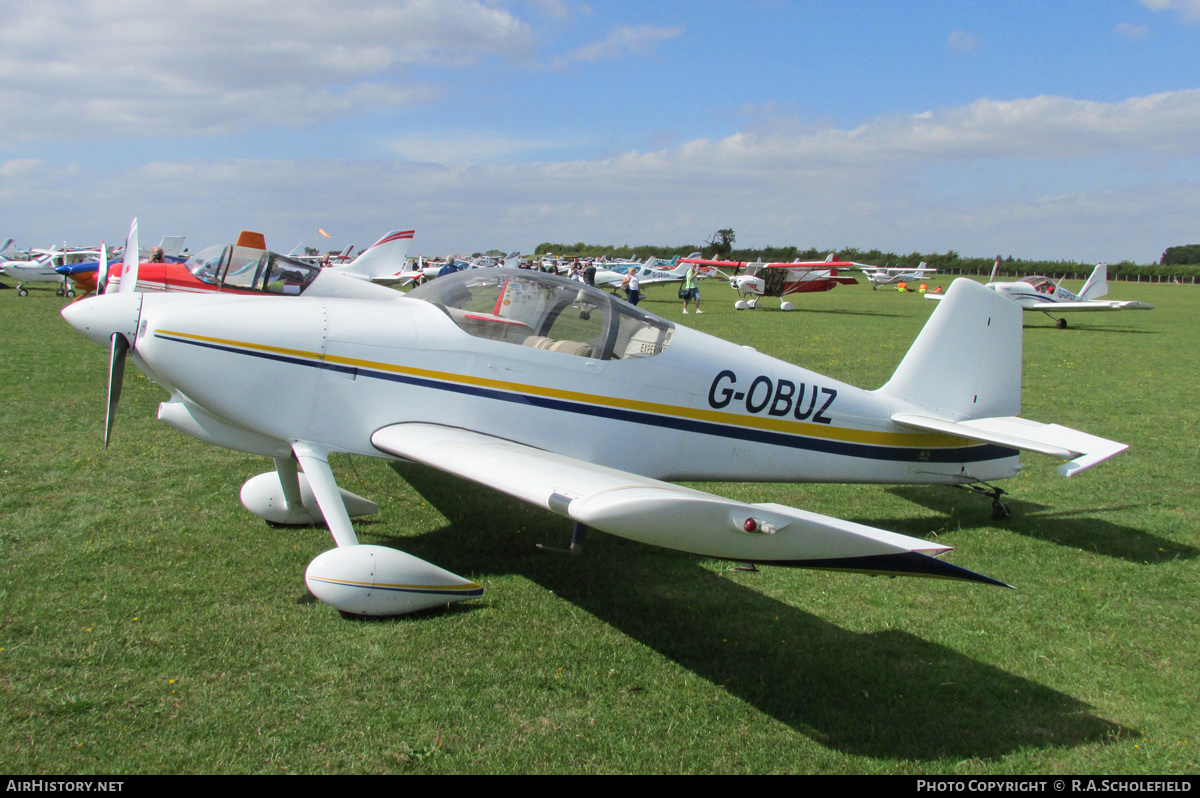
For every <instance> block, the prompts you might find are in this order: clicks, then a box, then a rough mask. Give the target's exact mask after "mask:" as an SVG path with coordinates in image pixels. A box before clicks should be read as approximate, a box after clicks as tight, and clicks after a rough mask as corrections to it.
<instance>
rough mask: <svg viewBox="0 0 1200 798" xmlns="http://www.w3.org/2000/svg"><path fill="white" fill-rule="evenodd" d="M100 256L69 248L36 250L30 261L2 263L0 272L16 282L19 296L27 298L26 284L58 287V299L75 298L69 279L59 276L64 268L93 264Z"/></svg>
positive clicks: (95, 251)
mask: <svg viewBox="0 0 1200 798" xmlns="http://www.w3.org/2000/svg"><path fill="white" fill-rule="evenodd" d="M98 254H99V252H98V250H95V249H81V248H69V247H67V246H65V245H64V246H63V247H62V248H61V249H34V250H31V251H30V255H31V257H30V258H29V259H28V260H7V261H4V262H3V263H0V271H3V272H4V274H6V275H7V276H9V277H11V278H12V279H14V280H16V281H17V296H28V295H29V289H28V288H26V287H25V284H26V283H58V288H56V289H55V290H54V293H55V294H56V295H57V296H70V297H73V296H75V289H74V288H72V287H71V283H70V278H68V277H67V276H66V275H64V274H60V273H59V272H58V269H59V267H61V266H63V265H64V264H67V265H70V264H77V263H82V262H87V261H92V262H94V259H95V258H96V256H97V255H98Z"/></svg>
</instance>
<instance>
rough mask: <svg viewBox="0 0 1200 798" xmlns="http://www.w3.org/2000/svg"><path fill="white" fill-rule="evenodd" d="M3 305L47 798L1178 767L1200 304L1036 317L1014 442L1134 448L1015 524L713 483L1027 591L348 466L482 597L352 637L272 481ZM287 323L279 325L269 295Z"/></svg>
mask: <svg viewBox="0 0 1200 798" xmlns="http://www.w3.org/2000/svg"><path fill="white" fill-rule="evenodd" d="M15 294H16V292H15V291H0V308H2V312H3V318H4V319H5V322H6V324H5V327H6V330H7V333H8V336H7V337H8V341H9V344H8V353H7V357H6V362H5V366H4V370H3V373H2V376H0V391H2V393H0V395H2V396H3V398H4V401H3V413H2V415H0V435H2V437H0V440H2V441H3V444H2V448H0V453H2V454H0V471H2V473H0V487H2V490H0V547H2V549H0V550H2V551H3V562H4V564H5V570H4V574H3V578H2V579H0V702H2V710H3V711H2V712H0V768H2V769H3V770H4V771H6V772H10V773H17V772H29V773H288V772H312V773H316V772H321V773H449V772H459V773H466V772H518V771H520V772H568V773H585V772H586V773H616V772H638V773H658V772H672V773H674V772H703V773H709V772H720V773H760V772H796V773H813V772H821V773H963V774H966V773H1195V772H1196V771H1197V764H1198V759H1200V758H1198V757H1197V754H1196V748H1197V746H1198V745H1200V740H1197V725H1196V721H1195V710H1196V706H1197V705H1200V686H1198V685H1200V678H1198V676H1200V668H1198V667H1197V651H1200V635H1198V634H1197V624H1196V618H1197V610H1198V609H1200V607H1198V605H1200V602H1198V600H1197V587H1198V586H1200V585H1198V581H1200V580H1198V574H1200V564H1198V561H1197V554H1198V553H1200V490H1198V488H1197V472H1198V470H1197V465H1198V460H1200V431H1198V430H1197V409H1196V401H1197V395H1198V392H1197V388H1198V387H1200V385H1198V383H1200V379H1198V372H1197V368H1196V363H1197V362H1198V358H1200V328H1198V325H1197V324H1196V318H1197V311H1198V310H1200V290H1198V289H1196V288H1194V287H1190V286H1168V285H1155V286H1151V285H1145V284H1143V285H1138V284H1131V285H1128V286H1126V285H1115V286H1114V288H1113V295H1114V296H1117V297H1120V298H1130V299H1142V300H1146V301H1149V302H1151V303H1153V304H1155V305H1157V306H1158V309H1157V310H1155V311H1152V312H1149V313H1116V314H1094V315H1086V316H1085V315H1077V316H1074V317H1072V319H1071V324H1072V327H1071V328H1070V329H1068V330H1056V329H1054V328H1053V323H1052V322H1050V321H1049V320H1048V319H1044V318H1042V317H1040V316H1037V315H1034V314H1026V329H1025V415H1026V416H1028V417H1030V418H1034V419H1038V420H1042V421H1057V422H1060V423H1063V424H1067V425H1070V426H1075V427H1078V428H1081V429H1085V430H1087V431H1090V432H1093V433H1096V434H1099V435H1104V436H1108V437H1112V438H1116V439H1118V440H1122V441H1126V442H1128V443H1130V444H1131V447H1132V448H1131V449H1130V451H1128V452H1126V453H1125V454H1123V455H1121V456H1119V457H1117V458H1115V459H1114V460H1112V461H1110V462H1108V463H1105V464H1103V465H1101V466H1100V467H1098V468H1096V469H1094V470H1092V471H1090V472H1087V473H1085V474H1083V475H1080V476H1078V477H1075V478H1073V479H1070V480H1065V479H1061V478H1059V477H1057V476H1056V475H1055V473H1054V469H1055V466H1056V465H1057V463H1056V462H1055V461H1052V460H1051V459H1049V458H1044V457H1038V456H1028V457H1027V458H1026V460H1025V462H1026V470H1025V471H1024V472H1023V473H1022V474H1021V475H1020V476H1019V477H1018V478H1016V479H1014V480H1011V481H1010V482H1009V483H1008V484H1007V485H1006V487H1007V488H1008V489H1009V490H1010V491H1011V498H1012V502H1011V503H1012V506H1013V509H1014V515H1013V517H1012V518H1011V519H1009V520H1007V521H1004V522H993V521H992V520H991V515H990V512H989V506H988V503H987V501H986V500H983V499H979V498H977V497H972V496H967V495H963V494H960V493H958V492H955V491H951V490H948V489H939V488H922V487H887V486H844V485H802V486H796V485H775V484H738V485H711V486H702V487H704V488H705V489H709V490H715V491H717V492H720V493H722V494H725V495H732V496H737V497H739V498H743V499H747V500H752V501H779V502H784V503H787V504H791V505H794V506H800V507H805V508H807V509H811V510H815V511H817V512H822V513H828V514H832V515H837V516H840V517H844V518H850V519H852V520H855V521H860V522H863V523H868V524H871V525H873V526H878V527H883V528H886V529H893V530H896V531H899V532H902V533H905V534H909V535H917V536H922V537H929V538H934V537H936V538H938V539H939V540H941V541H942V542H945V543H949V544H950V545H953V546H955V547H956V549H957V550H956V551H955V552H953V553H952V554H951V555H949V557H950V559H951V560H952V561H953V562H956V563H958V564H960V565H964V566H966V567H969V568H972V569H974V570H978V571H981V572H983V573H986V574H988V575H991V576H994V577H996V578H999V579H1002V580H1005V581H1007V582H1010V583H1012V584H1014V585H1016V587H1017V589H1016V590H1015V591H1010V590H1002V589H996V588H988V587H984V586H979V585H971V584H965V583H948V582H942V581H938V580H919V579H870V578H867V577H863V576H855V575H848V574H834V573H820V572H813V571H792V570H787V569H782V568H765V569H763V570H762V571H760V572H759V573H745V572H739V571H733V570H730V568H729V564H727V563H724V562H719V561H713V560H707V559H703V558H697V557H692V556H688V555H683V554H678V553H675V552H670V551H665V550H659V549H653V548H649V547H645V546H640V545H636V544H632V543H629V542H626V541H622V540H620V539H617V538H612V537H609V536H605V535H602V534H598V533H594V534H593V535H592V536H591V537H590V538H589V540H588V543H587V545H586V547H585V552H584V556H582V557H578V558H569V557H562V556H555V555H551V554H546V553H541V552H538V551H536V550H535V548H534V544H535V543H539V542H540V543H549V544H556V545H562V544H564V543H565V541H566V539H567V537H568V536H569V534H570V529H569V526H568V524H567V523H566V522H564V521H563V519H561V518H558V517H556V516H553V515H551V514H549V513H546V512H542V511H539V510H536V509H534V508H530V507H527V506H525V505H523V504H519V503H517V502H515V501H512V500H509V499H507V498H505V497H503V496H500V495H498V494H495V493H494V492H491V491H488V490H486V489H483V488H479V487H476V486H473V485H470V484H467V483H464V482H461V481H458V480H455V479H451V478H448V477H446V476H444V475H441V474H437V473H433V472H430V471H428V470H425V469H422V468H418V467H407V468H401V469H398V471H399V474H397V473H396V472H394V471H393V469H391V468H389V467H388V466H387V465H386V464H384V463H383V462H381V461H376V460H369V459H362V458H348V457H341V458H338V459H337V460H336V463H335V471H336V473H337V474H338V477H339V480H340V481H341V483H342V484H343V485H344V486H345V487H347V488H349V489H351V490H354V491H356V492H359V493H362V494H364V495H367V496H370V497H372V498H376V499H378V500H379V501H380V502H381V504H382V506H383V509H382V512H381V513H380V514H379V515H378V516H376V517H375V518H373V519H371V520H369V521H365V522H362V523H360V524H358V530H359V534H360V537H361V538H362V539H363V540H364V541H365V542H372V543H382V544H385V545H392V546H396V547H399V548H403V549H405V550H408V551H411V552H412V553H414V554H416V555H417V556H420V557H422V558H424V559H427V560H429V561H431V562H434V563H437V564H439V565H441V566H443V567H446V568H449V569H450V570H452V571H455V572H457V573H461V574H463V575H465V576H468V577H470V578H472V579H476V580H479V581H481V582H482V583H484V584H485V585H486V587H487V593H486V595H485V597H484V598H483V599H482V600H480V601H477V602H472V603H467V604H460V605H455V606H454V607H451V608H448V609H446V610H442V611H435V612H432V613H426V614H423V615H418V616H409V617H405V618H399V619H388V620H378V621H354V620H347V619H345V618H343V617H341V616H340V615H339V614H338V613H337V612H335V611H333V610H331V609H330V608H328V607H326V606H324V605H321V604H319V603H317V602H315V601H314V600H312V599H311V597H309V596H308V595H307V592H306V590H305V588H304V582H303V571H304V568H305V566H306V565H307V563H308V561H309V560H310V559H311V558H312V557H313V556H315V555H316V554H317V553H319V552H321V551H323V550H325V549H327V548H329V547H330V546H331V541H330V540H329V537H328V533H327V532H325V531H324V530H323V529H300V530H285V529H273V528H270V527H267V526H266V525H264V524H263V523H261V522H260V521H258V520H257V519H255V518H254V517H252V516H250V515H249V514H248V513H246V512H245V511H244V510H243V509H242V507H241V505H240V504H239V503H238V501H237V491H238V488H239V487H240V485H241V483H242V482H243V481H244V480H245V479H247V478H248V477H250V476H252V475H254V474H257V473H259V472H261V471H264V470H267V468H269V463H268V462H267V461H265V460H261V459H259V458H254V457H249V456H246V455H242V454H238V453H235V452H228V451H224V450H220V449H217V448H215V447H211V446H206V445H204V444H201V443H199V442H197V441H194V440H191V439H189V438H185V437H183V436H181V435H179V434H177V433H175V432H174V431H172V430H170V429H168V428H166V427H164V426H163V425H161V424H159V423H158V422H157V421H156V420H155V419H154V411H155V407H156V405H157V403H158V402H159V401H161V400H162V399H163V398H164V394H163V393H162V391H161V390H160V389H158V388H157V387H155V386H153V385H152V384H150V383H149V382H148V381H147V380H145V379H144V378H143V377H142V376H141V375H140V374H129V375H127V377H126V380H127V382H126V388H125V393H124V395H123V397H122V402H121V405H122V406H121V413H120V417H119V419H118V421H117V429H116V441H115V443H114V445H113V446H112V448H111V449H109V450H108V451H105V450H104V449H103V448H102V446H101V443H100V438H101V425H102V414H103V402H104V399H103V391H104V381H105V374H106V359H107V355H106V353H105V352H103V351H101V350H100V349H99V348H98V347H95V346H93V345H91V344H89V343H87V342H86V341H84V339H82V338H81V337H80V336H78V335H77V334H75V333H74V332H73V331H72V330H70V329H69V328H68V327H67V325H66V324H65V322H63V321H62V319H61V318H60V316H59V315H58V312H57V311H58V309H59V308H60V307H61V305H62V300H58V299H56V298H55V297H54V296H53V293H52V292H50V291H39V290H34V291H31V293H30V296H29V297H27V298H24V299H18V298H17V297H16V296H15ZM703 300H704V310H705V314H704V315H703V316H694V315H692V316H686V317H685V316H683V315H682V313H681V312H680V303H679V302H678V301H677V300H675V299H674V291H673V289H671V288H669V287H654V288H651V289H650V291H649V296H648V298H647V300H646V303H645V307H648V308H649V309H651V310H653V311H655V312H659V313H661V314H663V315H666V316H668V317H669V318H672V319H674V320H676V321H678V322H680V323H683V324H688V325H692V326H695V327H698V328H701V329H705V330H707V331H710V332H713V333H715V334H717V335H720V336H722V337H727V338H730V339H733V340H735V341H738V342H740V343H744V344H748V345H751V346H754V347H756V348H758V349H760V350H762V351H766V352H769V353H771V354H775V355H778V356H780V357H784V358H786V359H789V360H792V361H794V362H797V363H801V364H804V365H806V366H809V367H811V368H814V369H816V370H818V371H821V372H823V373H826V374H829V375H831V376H834V377H837V378H839V379H842V380H845V381H847V382H851V383H854V384H857V385H862V386H865V387H876V386H878V385H879V384H881V383H882V382H884V381H885V380H886V379H887V377H888V375H889V374H890V373H891V370H892V369H893V368H894V367H895V365H896V363H898V362H899V360H900V358H901V357H902V356H903V353H904V352H905V350H906V349H907V347H908V344H909V343H910V342H911V340H912V338H913V337H914V336H915V334H916V333H917V331H918V330H919V329H920V327H921V325H922V324H923V323H924V321H925V319H926V318H927V317H928V315H929V313H930V312H931V310H932V306H933V303H931V302H925V301H922V300H921V299H920V298H919V297H917V296H916V295H912V294H910V295H899V294H897V293H895V292H892V291H878V292H872V291H869V290H867V288H866V286H859V287H857V288H850V289H845V288H839V289H838V290H836V291H833V292H831V293H828V294H821V295H812V296H805V297H802V298H801V299H800V301H799V302H798V304H799V305H801V306H802V307H803V308H805V310H803V311H801V312H797V313H791V314H784V313H780V312H778V311H777V310H771V308H772V307H777V304H775V302H774V301H773V300H766V301H764V309H761V310H759V311H755V312H735V311H734V310H733V309H732V300H733V294H732V292H731V291H730V290H729V289H728V288H725V287H724V286H721V285H717V284H707V285H705V286H704V289H703ZM280 301H287V300H286V299H283V300H280Z"/></svg>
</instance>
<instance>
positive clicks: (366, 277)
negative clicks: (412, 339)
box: [108, 220, 412, 299]
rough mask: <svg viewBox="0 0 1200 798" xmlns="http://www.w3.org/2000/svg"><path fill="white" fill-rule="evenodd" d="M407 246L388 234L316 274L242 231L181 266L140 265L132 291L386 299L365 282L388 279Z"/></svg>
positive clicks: (116, 278)
mask: <svg viewBox="0 0 1200 798" xmlns="http://www.w3.org/2000/svg"><path fill="white" fill-rule="evenodd" d="M134 221H135V223H136V220H134ZM411 240H412V231H411V230H407V231H393V232H391V233H388V234H387V235H385V236H383V238H381V239H379V240H378V241H376V242H375V243H374V244H372V245H371V246H370V247H368V248H367V249H365V250H363V252H362V253H360V254H359V256H358V257H357V258H355V259H354V260H353V261H351V262H350V263H348V264H345V265H342V266H331V267H329V268H325V269H322V268H321V267H320V266H319V265H318V264H316V263H312V262H311V261H304V260H299V259H296V258H292V257H290V256H288V255H280V254H279V253H276V252H271V251H269V250H268V249H267V245H266V240H265V238H264V237H263V235H262V234H261V233H255V232H252V231H248V230H243V231H242V233H241V235H240V236H239V237H238V243H237V244H235V245H233V246H221V245H216V246H212V247H208V248H206V249H203V250H201V251H199V252H197V253H196V254H195V255H193V256H192V257H190V258H188V259H187V260H186V261H184V262H182V263H173V262H169V261H168V262H165V263H149V262H147V263H141V264H140V265H139V267H138V271H137V276H136V280H137V290H138V291H159V292H168V293H191V294H197V293H215V292H221V293H234V294H247V295H261V294H277V295H300V294H305V293H308V294H313V295H317V296H352V297H362V298H370V297H375V298H385V299H392V298H393V297H394V296H395V292H394V291H392V290H391V289H388V288H384V287H383V286H377V285H372V284H371V281H373V280H375V279H376V278H379V277H382V276H386V275H390V274H392V273H393V272H394V271H395V270H396V269H397V268H399V265H402V264H403V263H404V261H405V258H406V256H407V252H408V245H409V242H410V241H411ZM121 276H122V269H121V268H115V269H113V270H112V274H110V275H109V277H108V282H110V283H111V284H112V286H111V287H110V288H109V289H108V290H112V288H115V287H117V286H119V285H120V283H121Z"/></svg>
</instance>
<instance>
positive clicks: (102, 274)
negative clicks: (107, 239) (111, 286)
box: [96, 241, 108, 294]
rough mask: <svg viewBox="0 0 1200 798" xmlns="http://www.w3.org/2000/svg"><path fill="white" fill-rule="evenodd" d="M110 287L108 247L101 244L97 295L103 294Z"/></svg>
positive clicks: (97, 268)
mask: <svg viewBox="0 0 1200 798" xmlns="http://www.w3.org/2000/svg"><path fill="white" fill-rule="evenodd" d="M107 286H108V247H107V246H106V245H105V243H104V242H103V241H101V242H100V265H99V266H97V267H96V293H97V294H103V293H104V289H105V288H106V287H107Z"/></svg>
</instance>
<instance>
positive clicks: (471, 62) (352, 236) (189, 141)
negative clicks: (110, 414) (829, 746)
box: [0, 0, 1200, 263]
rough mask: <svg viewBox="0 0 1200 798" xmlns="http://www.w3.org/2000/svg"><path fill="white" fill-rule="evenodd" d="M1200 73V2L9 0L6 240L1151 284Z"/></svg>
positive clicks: (1, 99) (1186, 230) (1186, 212)
mask: <svg viewBox="0 0 1200 798" xmlns="http://www.w3.org/2000/svg"><path fill="white" fill-rule="evenodd" d="M1198 67H1200V0H1061V1H1055V0H1051V2H1047V1H1046V0H1010V2H1005V3H985V2H970V1H969V0H956V1H954V2H950V1H947V2H936V1H933V0H931V1H929V2H920V0H918V1H917V2H911V3H894V2H887V0H872V1H867V0H840V1H839V2H832V0H829V1H827V2H815V1H814V2H802V1H801V0H744V2H732V1H721V0H655V2H644V1H643V0H639V1H637V2H634V1H633V0H628V1H626V0H612V1H611V2H607V1H605V0H592V1H591V2H575V1H574V0H393V1H392V2H373V1H372V0H175V1H174V2H171V3H163V2H161V0H6V3H5V13H4V15H3V17H2V18H0V238H6V237H9V236H12V237H13V238H15V239H16V241H17V244H18V245H19V246H22V247H31V246H36V247H42V246H48V245H50V244H52V243H55V242H61V241H64V240H65V241H68V242H70V243H72V244H87V245H94V244H95V243H97V241H98V240H100V239H104V240H106V241H108V242H110V243H112V242H114V241H120V240H122V239H123V238H124V235H125V232H126V231H127V230H128V228H129V222H130V220H131V219H132V218H133V217H135V216H136V217H138V218H139V229H140V231H141V236H142V239H143V244H146V243H147V242H149V241H150V240H151V239H157V238H158V237H160V236H163V235H185V236H187V242H188V246H189V247H190V248H191V249H192V250H193V251H195V250H198V249H201V248H203V247H205V246H208V245H211V244H223V243H232V241H233V240H234V239H235V238H236V236H237V233H238V231H240V230H242V229H254V230H258V231H261V232H263V233H265V234H266V236H267V242H268V245H269V246H270V247H271V248H273V249H277V250H281V251H288V250H290V249H291V248H292V247H293V246H295V245H296V244H297V243H302V244H304V245H306V246H319V247H320V248H321V249H322V250H325V249H341V248H342V247H344V246H347V245H350V244H354V245H356V246H358V247H360V248H361V247H363V246H366V245H368V244H370V243H371V242H373V241H374V240H376V239H378V238H379V237H380V236H382V235H383V234H384V233H386V232H387V231H389V230H395V229H408V228H415V229H416V231H417V234H416V237H415V241H414V254H415V252H416V251H420V252H423V253H424V254H427V255H436V254H448V253H451V252H477V251H484V250H488V249H493V248H494V249H501V250H505V251H512V250H521V251H523V252H532V250H533V248H534V247H535V246H536V245H537V244H539V243H541V242H543V241H551V242H561V243H573V242H577V241H584V242H588V243H593V244H612V245H623V244H630V245H638V244H658V245H664V246H678V245H684V244H689V243H697V244H698V243H703V242H704V240H705V239H707V238H709V237H711V236H712V235H713V233H714V232H715V231H716V230H718V229H722V228H731V229H733V230H734V231H735V234H736V241H737V246H739V247H765V246H787V245H795V246H798V247H800V248H802V249H807V248H809V247H815V248H819V249H828V250H837V249H839V248H844V247H858V248H861V249H871V248H878V249H882V250H885V251H894V252H898V253H908V252H914V251H915V252H927V253H932V252H946V251H949V250H954V251H956V252H959V253H960V254H962V255H964V256H971V257H992V256H994V255H997V254H998V255H1001V256H1012V257H1017V258H1027V259H1037V260H1042V259H1048V260H1072V261H1082V262H1096V261H1106V262H1109V263H1114V262H1118V261H1122V260H1131V261H1134V262H1137V263H1151V262H1155V261H1157V260H1158V259H1159V257H1160V256H1161V254H1162V251H1163V250H1164V249H1166V248H1167V247H1169V246H1174V245H1179V244H1191V243H1197V242H1200V68H1198ZM318 229H324V230H325V231H327V232H328V234H329V235H330V238H329V239H325V238H322V237H319V234H318V233H317V230H318Z"/></svg>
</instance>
